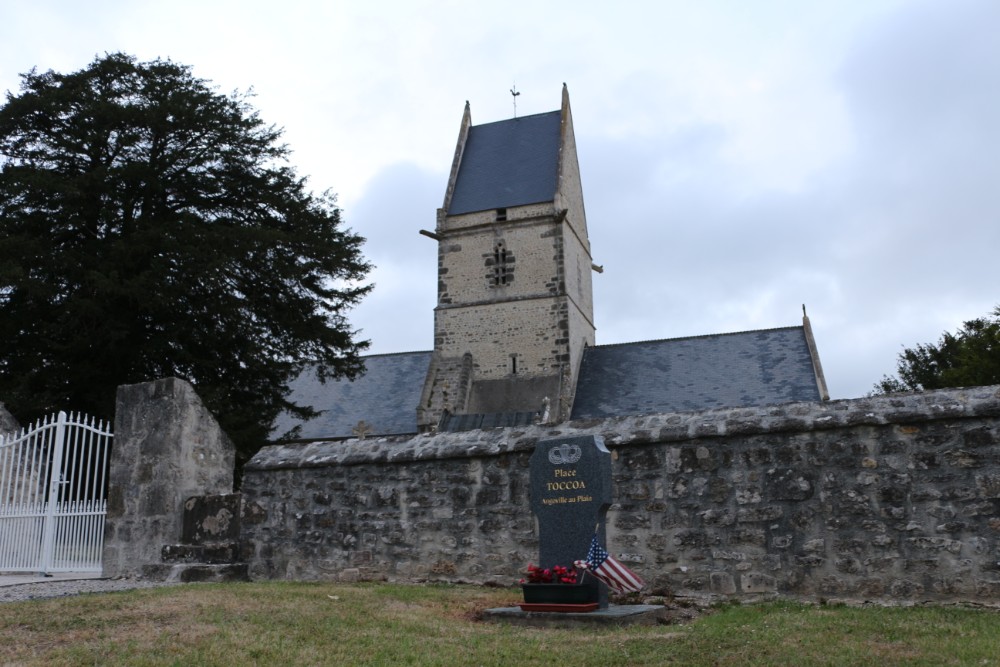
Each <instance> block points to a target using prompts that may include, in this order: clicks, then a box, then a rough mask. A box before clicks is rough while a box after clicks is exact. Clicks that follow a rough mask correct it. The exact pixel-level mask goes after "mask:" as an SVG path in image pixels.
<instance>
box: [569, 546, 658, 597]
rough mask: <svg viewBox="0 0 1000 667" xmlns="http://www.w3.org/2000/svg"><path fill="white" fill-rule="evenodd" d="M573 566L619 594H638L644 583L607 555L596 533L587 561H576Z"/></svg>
mask: <svg viewBox="0 0 1000 667" xmlns="http://www.w3.org/2000/svg"><path fill="white" fill-rule="evenodd" d="M575 565H576V566H577V567H579V568H582V569H584V570H587V571H588V572H590V573H591V574H593V575H594V576H595V577H597V578H598V579H600V580H601V581H603V582H604V583H606V584H607V585H608V587H610V588H613V589H615V590H616V591H618V592H619V593H635V592H638V591H639V590H640V589H641V588H642V586H643V583H644V582H643V581H642V579H640V578H639V575H637V574H636V573H635V572H633V571H632V570H630V569H628V568H627V567H625V566H624V565H622V564H621V563H619V562H618V560H617V559H616V558H615V557H614V556H612V555H610V554H609V553H608V551H607V549H605V548H604V547H602V546H601V543H600V541H598V539H597V533H594V538H593V539H592V540H590V551H588V552H587V560H578V561H576V563H575Z"/></svg>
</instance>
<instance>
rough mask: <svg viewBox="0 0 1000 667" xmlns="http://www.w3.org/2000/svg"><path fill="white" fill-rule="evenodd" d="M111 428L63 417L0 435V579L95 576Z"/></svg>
mask: <svg viewBox="0 0 1000 667" xmlns="http://www.w3.org/2000/svg"><path fill="white" fill-rule="evenodd" d="M111 440H112V435H111V427H110V425H108V424H106V423H104V422H100V421H97V420H95V419H94V418H93V417H90V418H87V417H84V416H82V415H79V414H76V415H73V414H70V415H69V416H67V415H66V413H65V412H60V413H59V414H58V415H55V416H50V417H47V418H45V419H42V420H39V421H38V422H36V423H35V424H34V425H33V426H30V427H28V428H25V429H23V430H22V431H21V432H20V433H14V434H12V435H7V436H6V437H5V436H3V435H0V572H41V573H44V574H48V573H49V572H100V571H101V551H102V549H103V546H104V515H105V514H106V513H107V471H108V455H109V453H110V449H111Z"/></svg>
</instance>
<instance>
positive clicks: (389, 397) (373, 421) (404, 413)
mask: <svg viewBox="0 0 1000 667" xmlns="http://www.w3.org/2000/svg"><path fill="white" fill-rule="evenodd" d="M364 360H365V373H364V374H363V375H361V376H359V377H358V378H357V379H355V380H354V381H349V380H327V382H326V384H320V382H319V380H317V379H316V375H315V374H314V373H312V372H311V371H309V370H306V371H305V372H303V373H302V375H300V376H299V377H298V378H296V379H295V380H294V381H293V382H292V383H291V390H292V391H291V394H290V398H291V400H292V402H293V403H297V404H299V405H308V406H310V407H312V408H314V409H316V410H322V414H320V415H319V416H318V417H314V418H312V419H310V420H308V421H305V422H299V420H297V419H295V418H293V417H292V416H291V415H288V414H282V415H280V416H279V417H278V419H277V420H275V424H274V429H273V431H272V435H273V436H274V437H276V438H277V437H280V436H281V435H282V434H284V433H285V432H286V431H288V430H289V429H291V428H292V427H294V426H296V425H299V424H301V426H302V430H301V432H300V434H299V435H298V437H297V438H296V439H297V440H322V439H337V438H351V437H356V436H355V435H354V433H353V432H352V429H353V428H354V427H355V426H357V425H358V422H359V421H365V422H367V423H368V424H369V425H370V426H371V427H372V432H371V434H370V435H373V436H374V435H400V434H410V433H416V432H417V405H418V404H419V403H420V394H421V392H422V391H423V389H424V379H425V378H426V377H427V369H428V368H429V367H430V363H431V352H405V353H401V354H378V355H372V356H368V357H365V358H364Z"/></svg>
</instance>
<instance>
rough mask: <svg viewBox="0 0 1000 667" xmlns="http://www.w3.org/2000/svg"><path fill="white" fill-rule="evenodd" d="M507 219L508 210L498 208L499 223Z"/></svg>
mask: <svg viewBox="0 0 1000 667" xmlns="http://www.w3.org/2000/svg"><path fill="white" fill-rule="evenodd" d="M506 219H507V209H505V208H498V209H497V222H503V221H504V220H506Z"/></svg>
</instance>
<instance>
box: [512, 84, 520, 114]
mask: <svg viewBox="0 0 1000 667" xmlns="http://www.w3.org/2000/svg"><path fill="white" fill-rule="evenodd" d="M510 94H511V97H513V98H514V118H517V96H518V95H520V94H521V93H519V92H517V84H516V83H515V84H514V87H513V88H511V89H510Z"/></svg>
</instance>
